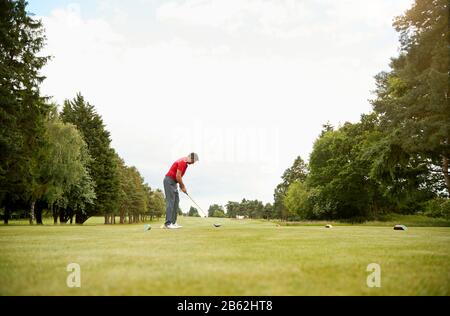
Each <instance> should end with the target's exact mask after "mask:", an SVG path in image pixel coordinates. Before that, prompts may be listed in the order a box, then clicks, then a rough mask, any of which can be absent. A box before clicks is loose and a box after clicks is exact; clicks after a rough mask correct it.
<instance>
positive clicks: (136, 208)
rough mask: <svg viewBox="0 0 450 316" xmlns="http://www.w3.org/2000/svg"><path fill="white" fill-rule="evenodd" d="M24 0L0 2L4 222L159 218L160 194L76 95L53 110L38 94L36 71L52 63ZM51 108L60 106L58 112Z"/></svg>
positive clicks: (39, 25)
mask: <svg viewBox="0 0 450 316" xmlns="http://www.w3.org/2000/svg"><path fill="white" fill-rule="evenodd" d="M26 6H27V2H26V1H24V0H17V1H11V0H3V1H0V48H1V49H0V64H1V68H0V72H1V73H0V104H1V112H0V121H1V124H0V209H2V210H3V219H4V222H5V223H8V220H9V218H10V216H11V214H13V213H14V212H24V213H25V214H26V216H27V217H28V218H29V221H30V223H37V224H42V217H43V215H46V214H48V215H51V216H53V220H54V223H57V222H58V221H59V223H61V224H63V223H68V222H69V223H72V222H73V221H75V223H78V224H82V223H84V222H85V221H86V220H87V219H88V218H89V217H91V216H94V215H102V216H104V218H105V224H113V223H115V222H116V220H115V219H116V216H119V222H120V223H125V222H129V223H135V222H139V221H143V220H145V219H147V218H149V219H152V218H153V217H160V216H161V215H162V214H163V213H164V208H165V202H164V195H163V193H162V192H161V191H160V190H158V189H157V190H152V189H151V188H150V186H149V185H148V184H146V183H144V180H143V178H142V176H141V175H140V173H139V171H138V170H137V169H136V168H135V167H132V166H131V167H130V166H127V165H126V164H125V162H124V160H123V159H122V158H121V157H120V156H119V155H118V154H117V152H116V151H115V150H114V149H113V148H112V147H111V137H110V133H109V132H108V131H107V130H106V128H105V125H104V123H103V120H102V118H101V116H100V115H99V114H98V113H97V112H96V110H95V108H94V106H93V105H91V104H89V103H88V102H87V101H85V100H84V98H83V96H82V95H81V93H78V94H77V95H76V96H75V98H74V99H72V100H66V101H64V104H63V105H61V106H58V105H57V104H54V103H51V102H50V98H49V97H46V96H42V95H41V93H40V89H39V86H40V84H41V83H42V81H43V80H44V79H45V77H43V76H42V75H40V74H39V71H40V69H41V68H42V67H43V66H44V65H45V64H46V63H47V62H48V61H49V60H50V59H51V58H50V57H49V56H39V52H40V51H41V49H42V48H43V47H44V45H45V40H46V38H45V33H44V29H43V26H42V23H41V21H39V20H35V19H33V18H32V17H31V16H30V15H29V14H28V13H27V12H26ZM58 109H61V110H60V111H58Z"/></svg>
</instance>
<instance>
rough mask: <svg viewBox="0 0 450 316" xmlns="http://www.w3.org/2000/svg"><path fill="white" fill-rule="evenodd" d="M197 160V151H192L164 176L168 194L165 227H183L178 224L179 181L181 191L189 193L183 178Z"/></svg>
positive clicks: (165, 189)
mask: <svg viewBox="0 0 450 316" xmlns="http://www.w3.org/2000/svg"><path fill="white" fill-rule="evenodd" d="M197 161H198V155H197V154H196V153H190V154H189V155H188V156H187V157H183V158H180V159H178V160H177V161H175V162H174V163H173V164H172V166H171V167H170V169H169V172H167V174H166V176H165V178H164V193H165V195H166V222H165V223H164V226H163V227H164V228H168V229H175V228H181V227H182V226H180V225H178V224H177V215H178V214H177V211H178V205H179V203H180V197H179V195H178V187H177V183H179V185H180V189H181V191H183V192H184V193H187V190H186V186H185V185H184V183H183V179H182V178H183V176H184V173H185V172H186V169H187V167H188V165H191V164H194V163H195V162H197Z"/></svg>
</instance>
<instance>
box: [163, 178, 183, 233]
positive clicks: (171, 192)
mask: <svg viewBox="0 0 450 316" xmlns="http://www.w3.org/2000/svg"><path fill="white" fill-rule="evenodd" d="M164 194H165V195H166V223H165V224H166V225H169V224H175V223H176V222H177V215H178V213H177V211H178V205H179V204H180V197H179V195H178V187H177V182H176V181H175V180H174V179H172V178H171V177H169V176H166V177H165V178H164Z"/></svg>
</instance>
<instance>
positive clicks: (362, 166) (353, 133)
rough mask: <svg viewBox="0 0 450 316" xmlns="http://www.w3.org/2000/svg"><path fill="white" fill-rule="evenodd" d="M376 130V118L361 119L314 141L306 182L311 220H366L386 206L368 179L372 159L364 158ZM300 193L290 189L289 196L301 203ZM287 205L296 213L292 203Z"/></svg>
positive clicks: (384, 200) (376, 188) (375, 183)
mask: <svg viewBox="0 0 450 316" xmlns="http://www.w3.org/2000/svg"><path fill="white" fill-rule="evenodd" d="M376 126H377V119H376V115H374V114H371V115H362V117H361V122H360V123H356V124H351V123H346V124H344V126H343V127H342V128H340V129H338V130H335V131H329V132H327V133H324V134H323V136H322V137H319V138H318V139H317V140H316V142H315V143H314V147H313V151H312V153H311V155H310V159H309V170H310V172H309V175H308V179H307V181H306V184H307V190H310V191H312V192H311V193H310V196H311V197H310V198H311V199H312V201H314V202H313V203H312V206H311V207H310V208H309V212H310V214H311V216H314V217H318V218H325V219H350V218H353V219H366V218H369V217H373V216H375V215H377V214H379V213H380V212H382V211H383V210H385V209H386V207H387V205H389V203H388V201H387V200H386V199H385V198H384V197H383V194H382V192H381V191H380V188H379V185H378V182H377V181H376V180H374V179H372V178H371V177H370V170H371V167H372V163H373V157H372V156H370V155H367V148H370V147H371V146H372V144H373V143H374V142H376V141H378V138H377V135H378V133H377V132H376ZM302 189H304V188H300V187H296V188H295V187H294V188H293V190H294V191H293V192H292V195H295V194H299V195H301V196H302V199H303V198H304V195H303V193H302V192H301V190H302ZM290 205H291V207H292V209H298V208H297V206H296V205H295V203H292V201H291V203H290ZM302 206H303V205H302Z"/></svg>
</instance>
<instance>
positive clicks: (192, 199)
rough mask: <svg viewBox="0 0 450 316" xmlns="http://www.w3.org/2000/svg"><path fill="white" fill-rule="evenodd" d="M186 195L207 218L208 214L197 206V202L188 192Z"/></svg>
mask: <svg viewBox="0 0 450 316" xmlns="http://www.w3.org/2000/svg"><path fill="white" fill-rule="evenodd" d="M186 195H187V196H188V197H189V198H190V199H191V201H192V203H194V204H195V205H196V206H197V207H198V208H199V209H200V211H202V214H203V215H204V216H205V217H207V216H206V213H205V212H204V211H203V210H202V208H201V207H200V206H199V205H198V204H197V203H195V201H194V200H193V199H192V198H191V196H190V195H189V194H188V193H187V192H186Z"/></svg>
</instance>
